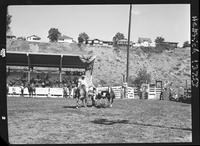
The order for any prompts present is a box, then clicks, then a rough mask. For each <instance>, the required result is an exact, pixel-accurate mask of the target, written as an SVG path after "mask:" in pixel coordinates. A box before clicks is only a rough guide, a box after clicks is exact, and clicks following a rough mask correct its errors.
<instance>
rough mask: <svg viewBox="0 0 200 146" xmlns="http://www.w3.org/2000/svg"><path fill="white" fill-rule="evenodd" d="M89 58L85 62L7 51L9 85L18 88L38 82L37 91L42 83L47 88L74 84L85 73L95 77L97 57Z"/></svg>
mask: <svg viewBox="0 0 200 146" xmlns="http://www.w3.org/2000/svg"><path fill="white" fill-rule="evenodd" d="M86 58H87V57H86ZM88 58H89V59H88ZM88 58H87V59H85V60H84V56H80V55H73V54H52V53H33V52H28V53H27V52H16V51H7V57H6V59H7V63H6V64H7V83H8V84H9V85H10V86H19V85H21V84H22V83H31V82H35V83H36V87H41V86H42V84H43V82H44V83H45V84H46V86H47V87H63V85H64V84H65V85H66V84H74V83H75V82H76V80H77V78H78V77H79V76H81V75H82V74H85V73H86V71H89V72H90V74H91V76H92V69H93V64H94V60H95V57H94V56H92V57H91V56H90V57H88Z"/></svg>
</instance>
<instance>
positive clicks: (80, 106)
mask: <svg viewBox="0 0 200 146" xmlns="http://www.w3.org/2000/svg"><path fill="white" fill-rule="evenodd" d="M87 107H92V105H87ZM63 108H73V109H75V108H76V105H73V106H71V105H66V106H63ZM79 108H84V105H79Z"/></svg>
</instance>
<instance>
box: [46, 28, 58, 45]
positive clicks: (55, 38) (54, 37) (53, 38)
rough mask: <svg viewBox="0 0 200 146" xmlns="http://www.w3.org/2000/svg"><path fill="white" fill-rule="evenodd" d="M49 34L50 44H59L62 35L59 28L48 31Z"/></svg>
mask: <svg viewBox="0 0 200 146" xmlns="http://www.w3.org/2000/svg"><path fill="white" fill-rule="evenodd" d="M48 33H49V35H48V38H49V40H50V42H57V41H58V38H59V36H61V33H60V32H59V31H58V29H57V28H51V29H50V30H49V31H48Z"/></svg>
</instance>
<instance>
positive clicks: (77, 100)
mask: <svg viewBox="0 0 200 146" xmlns="http://www.w3.org/2000/svg"><path fill="white" fill-rule="evenodd" d="M76 98H77V99H76V108H79V107H78V106H79V104H78V102H79V98H78V97H76Z"/></svg>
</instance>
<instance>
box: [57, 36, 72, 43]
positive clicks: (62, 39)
mask: <svg viewBox="0 0 200 146" xmlns="http://www.w3.org/2000/svg"><path fill="white" fill-rule="evenodd" d="M58 42H59V43H73V42H74V40H73V38H71V37H69V36H66V35H62V36H60V37H59V38H58Z"/></svg>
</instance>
